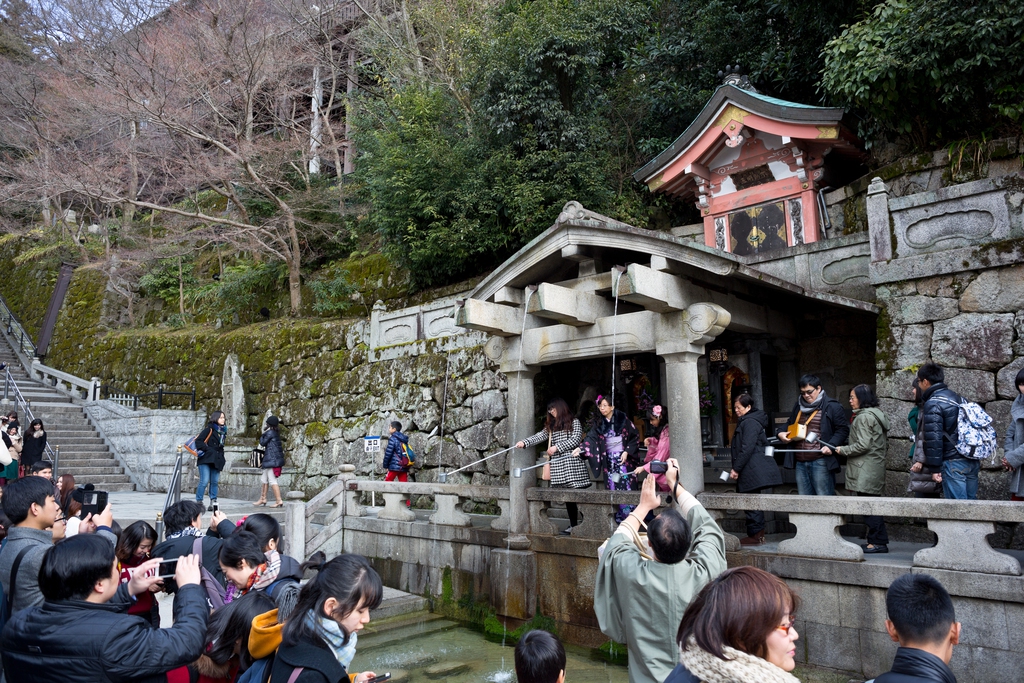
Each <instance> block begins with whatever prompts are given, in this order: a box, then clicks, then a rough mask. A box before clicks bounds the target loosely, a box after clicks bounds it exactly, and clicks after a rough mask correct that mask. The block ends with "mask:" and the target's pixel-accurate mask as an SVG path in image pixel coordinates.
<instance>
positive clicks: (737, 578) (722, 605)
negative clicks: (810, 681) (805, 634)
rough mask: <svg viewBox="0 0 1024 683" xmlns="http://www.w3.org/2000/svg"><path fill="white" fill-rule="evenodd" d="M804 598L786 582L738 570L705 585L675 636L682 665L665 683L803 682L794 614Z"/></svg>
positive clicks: (753, 570)
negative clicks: (796, 673) (797, 671)
mask: <svg viewBox="0 0 1024 683" xmlns="http://www.w3.org/2000/svg"><path fill="white" fill-rule="evenodd" d="M799 603H800V600H799V598H798V597H797V595H796V593H794V592H793V590H792V589H791V588H790V587H789V586H787V585H786V583H785V582H784V581H783V580H782V579H780V578H778V577H777V576H773V575H772V574H769V573H768V572H766V571H762V570H760V569H756V568H754V567H736V568H735V569H728V570H726V571H724V572H722V573H721V574H719V575H718V578H716V579H715V580H713V581H712V582H711V583H709V584H708V585H706V586H705V587H704V588H703V589H702V590H701V592H700V593H698V594H697V597H696V598H694V600H693V602H691V603H690V606H689V607H687V608H686V612H685V613H684V614H683V620H682V622H681V623H680V624H679V631H678V633H677V634H676V642H678V643H679V650H680V654H679V665H678V666H677V667H676V668H675V669H674V670H673V671H672V673H671V674H669V676H668V678H666V679H665V683H699V682H704V681H706V682H710V681H714V682H715V683H718V682H722V683H747V682H748V681H757V682H758V683H799V679H797V678H796V676H794V675H792V674H791V673H789V672H790V671H792V670H793V669H794V668H795V667H796V645H795V643H796V640H797V638H799V637H800V636H799V634H798V633H797V632H796V629H795V628H793V622H794V615H795V614H796V611H797V608H798V607H799Z"/></svg>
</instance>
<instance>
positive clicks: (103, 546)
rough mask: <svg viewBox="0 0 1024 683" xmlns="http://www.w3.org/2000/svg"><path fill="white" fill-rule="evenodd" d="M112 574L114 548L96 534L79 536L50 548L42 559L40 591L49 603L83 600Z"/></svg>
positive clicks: (66, 539)
mask: <svg viewBox="0 0 1024 683" xmlns="http://www.w3.org/2000/svg"><path fill="white" fill-rule="evenodd" d="M113 571H114V546H112V545H110V541H108V540H107V539H105V538H103V537H102V536H97V535H95V534H78V535H76V536H72V537H71V538H65V539H64V540H63V541H61V542H60V543H58V544H57V545H55V546H53V547H52V548H50V549H49V550H47V551H46V554H45V555H43V564H42V566H41V567H40V568H39V590H40V591H42V593H43V597H44V598H46V600H48V601H49V602H55V601H57V600H85V599H86V598H88V597H89V596H90V595H91V594H92V592H93V587H94V586H95V585H96V582H97V581H102V580H103V579H106V578H110V577H111V576H112V574H113Z"/></svg>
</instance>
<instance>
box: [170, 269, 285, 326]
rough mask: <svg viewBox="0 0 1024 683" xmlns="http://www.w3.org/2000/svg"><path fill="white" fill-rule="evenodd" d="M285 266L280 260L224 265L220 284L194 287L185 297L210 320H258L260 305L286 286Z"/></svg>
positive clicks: (213, 283)
mask: <svg viewBox="0 0 1024 683" xmlns="http://www.w3.org/2000/svg"><path fill="white" fill-rule="evenodd" d="M287 282H288V267H287V265H286V264H285V263H284V262H283V261H272V262H269V263H267V262H263V261H261V262H254V261H250V260H247V259H241V260H239V261H238V262H237V263H235V264H234V265H231V266H225V268H224V275H223V276H222V277H221V278H220V280H219V281H214V282H211V283H210V284H206V285H203V286H201V287H197V288H194V289H193V290H191V291H190V292H186V294H185V296H186V297H187V298H188V299H189V301H190V303H191V304H192V305H193V306H194V307H198V308H199V309H200V310H202V311H203V312H204V313H206V315H208V316H209V317H218V318H223V317H226V316H236V315H237V316H238V318H239V321H240V322H252V321H254V320H257V319H258V318H259V310H258V309H259V307H260V306H259V302H260V301H261V299H262V298H269V297H271V296H272V295H273V294H274V293H275V292H276V291H279V290H280V289H281V288H284V287H286V286H287Z"/></svg>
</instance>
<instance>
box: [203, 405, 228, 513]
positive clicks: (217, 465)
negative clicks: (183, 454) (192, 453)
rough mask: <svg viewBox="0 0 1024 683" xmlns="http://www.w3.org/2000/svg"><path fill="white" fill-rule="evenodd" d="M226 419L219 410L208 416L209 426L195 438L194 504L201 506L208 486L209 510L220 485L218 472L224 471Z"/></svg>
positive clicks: (215, 500)
mask: <svg viewBox="0 0 1024 683" xmlns="http://www.w3.org/2000/svg"><path fill="white" fill-rule="evenodd" d="M226 422H227V418H225V417H224V413H222V412H220V411H219V410H218V411H216V412H215V413H213V414H212V415H210V424H208V425H206V429H204V430H203V431H202V432H200V433H199V436H197V437H196V451H198V453H199V454H198V456H197V458H196V465H197V466H198V468H199V485H198V486H197V487H196V502H197V503H199V504H200V505H202V503H203V496H204V495H206V485H207V484H209V485H210V508H209V509H210V510H213V508H214V507H216V505H217V488H218V486H219V484H220V472H221V470H223V469H224V464H225V460H224V439H225V438H227V434H228V428H227V427H225V426H224V424H225V423H226Z"/></svg>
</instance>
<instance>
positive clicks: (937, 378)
mask: <svg viewBox="0 0 1024 683" xmlns="http://www.w3.org/2000/svg"><path fill="white" fill-rule="evenodd" d="M917 378H918V379H926V380H928V382H930V383H931V384H938V383H939V382H945V381H946V371H945V370H943V369H942V366H941V365H939V364H937V363H925V364H924V365H922V366H921V367H919V368H918V369H917Z"/></svg>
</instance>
